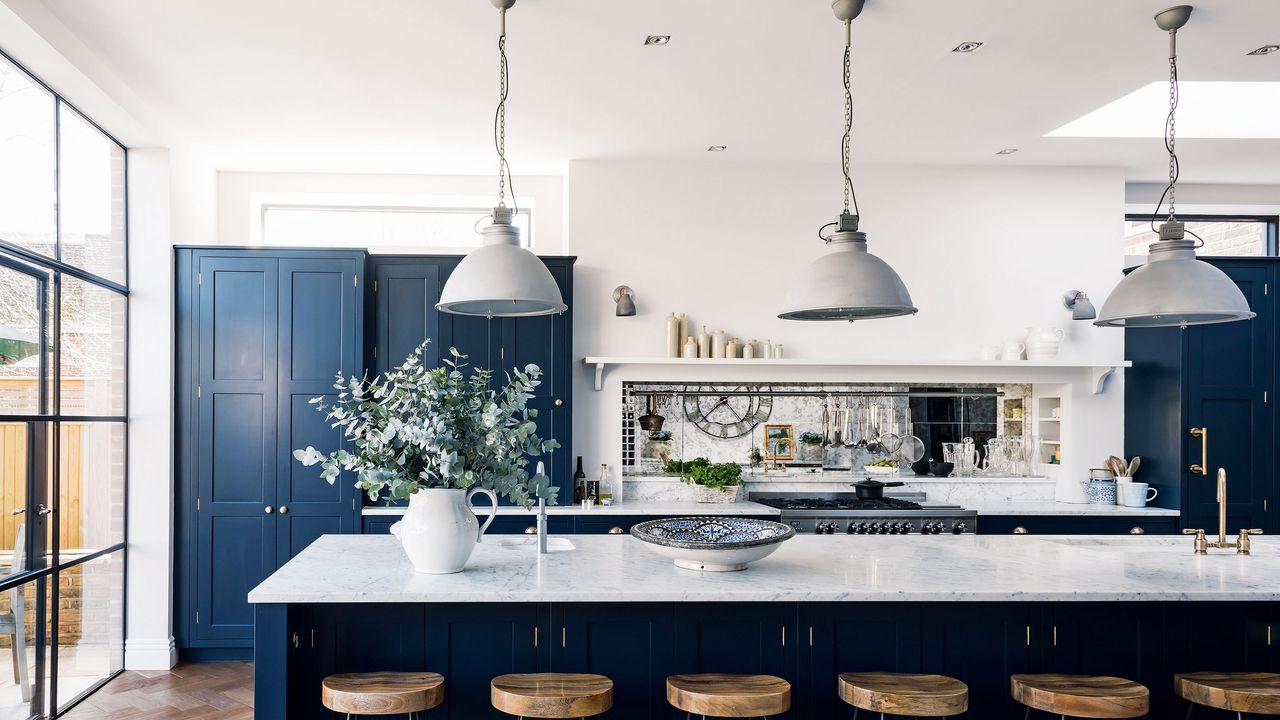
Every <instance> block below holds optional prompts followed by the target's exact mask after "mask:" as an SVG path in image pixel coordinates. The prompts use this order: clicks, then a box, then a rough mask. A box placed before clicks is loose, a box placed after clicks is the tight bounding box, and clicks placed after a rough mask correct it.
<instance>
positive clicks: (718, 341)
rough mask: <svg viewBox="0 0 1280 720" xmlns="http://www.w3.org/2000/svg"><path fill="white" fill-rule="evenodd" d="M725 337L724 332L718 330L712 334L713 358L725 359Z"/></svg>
mask: <svg viewBox="0 0 1280 720" xmlns="http://www.w3.org/2000/svg"><path fill="white" fill-rule="evenodd" d="M724 348H725V336H724V331H723V330H716V331H715V332H713V333H711V357H713V358H722V357H724Z"/></svg>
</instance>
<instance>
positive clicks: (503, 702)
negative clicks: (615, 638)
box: [489, 673, 613, 718]
mask: <svg viewBox="0 0 1280 720" xmlns="http://www.w3.org/2000/svg"><path fill="white" fill-rule="evenodd" d="M489 687H490V693H489V696H490V700H491V702H492V703H493V706H494V707H495V708H497V709H498V710H501V711H502V712H504V713H506V714H508V715H517V716H520V717H531V718H581V717H590V716H592V715H599V714H600V713H602V712H604V711H606V710H608V709H609V708H611V707H613V681H612V680H610V679H609V678H607V677H605V676H603V675H587V674H581V673H516V674H513V675H499V676H498V677H496V678H494V679H493V682H491V683H490V684H489Z"/></svg>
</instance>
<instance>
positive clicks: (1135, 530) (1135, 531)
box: [1129, 525, 1147, 535]
mask: <svg viewBox="0 0 1280 720" xmlns="http://www.w3.org/2000/svg"><path fill="white" fill-rule="evenodd" d="M1129 534H1130V535H1146V534H1147V531H1146V529H1145V528H1143V527H1142V526H1141V525H1134V526H1133V527H1131V528H1129Z"/></svg>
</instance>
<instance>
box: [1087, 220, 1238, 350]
mask: <svg viewBox="0 0 1280 720" xmlns="http://www.w3.org/2000/svg"><path fill="white" fill-rule="evenodd" d="M1168 225H1169V224H1166V225H1164V226H1161V234H1162V235H1165V234H1180V232H1181V231H1180V229H1179V228H1171V229H1169V230H1166V228H1168ZM1176 225H1179V226H1180V225H1182V223H1176ZM1149 252H1150V254H1149V255H1147V264H1145V265H1143V266H1142V267H1139V268H1138V269H1136V270H1134V271H1133V272H1131V273H1129V275H1128V276H1127V277H1125V279H1124V280H1122V281H1121V282H1120V284H1119V285H1117V286H1116V289H1115V290H1112V291H1111V296H1110V297H1108V298H1107V301H1106V302H1105V303H1103V305H1102V312H1101V313H1100V314H1099V315H1098V319H1097V320H1095V321H1094V323H1093V324H1094V325H1103V326H1108V327H1184V326H1187V325H1208V324H1211V323H1223V322H1232V321H1234V320H1248V319H1249V318H1251V317H1253V316H1254V312H1253V311H1252V310H1250V309H1249V303H1248V301H1246V300H1245V297H1244V294H1243V293H1241V292H1240V288H1238V287H1236V284H1235V282H1233V281H1232V280H1231V278H1229V277H1227V274H1226V273H1224V272H1222V271H1221V270H1219V269H1218V268H1216V267H1214V266H1212V265H1210V264H1209V263H1207V262H1204V261H1202V260H1197V259H1196V251H1195V243H1194V242H1193V241H1191V240H1186V239H1183V238H1181V237H1179V238H1178V239H1172V240H1163V239H1162V240H1159V241H1156V242H1154V243H1152V244H1151V248H1150V251H1149Z"/></svg>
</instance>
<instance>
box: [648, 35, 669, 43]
mask: <svg viewBox="0 0 1280 720" xmlns="http://www.w3.org/2000/svg"><path fill="white" fill-rule="evenodd" d="M669 42H671V36H670V35H647V36H645V39H644V44H645V45H666V44H667V43H669Z"/></svg>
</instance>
